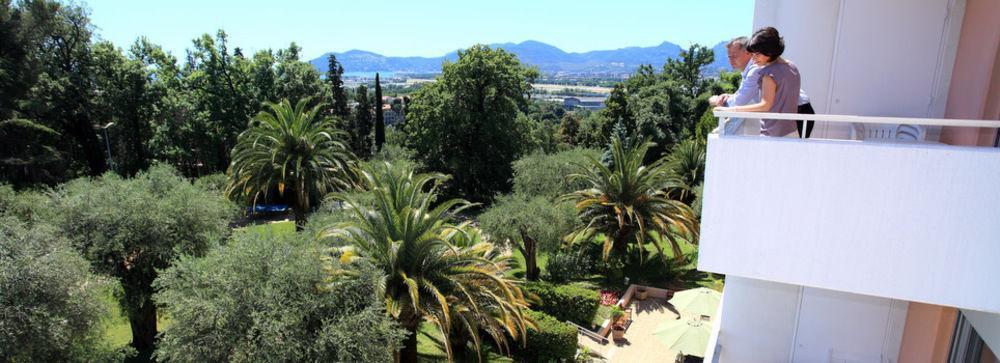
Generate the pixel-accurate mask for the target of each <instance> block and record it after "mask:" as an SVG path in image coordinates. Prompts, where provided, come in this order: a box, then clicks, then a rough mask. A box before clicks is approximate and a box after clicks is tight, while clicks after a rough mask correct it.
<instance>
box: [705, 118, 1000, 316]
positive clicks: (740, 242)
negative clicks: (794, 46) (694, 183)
mask: <svg viewBox="0 0 1000 363" xmlns="http://www.w3.org/2000/svg"><path fill="white" fill-rule="evenodd" d="M715 115H716V116H717V117H720V126H724V123H725V122H727V121H726V119H727V118H728V117H741V118H748V119H749V118H761V117H764V118H770V119H786V120H803V119H804V120H814V121H820V122H837V123H850V124H860V125H861V126H862V127H868V126H869V125H886V124H888V125H892V124H905V125H917V126H921V127H937V126H960V127H995V128H1000V121H983V120H947V119H922V118H897V117H864V116H845V115H799V114H763V113H726V112H717V113H716V114H715ZM754 121H755V120H754ZM721 130H725V127H720V128H719V129H717V130H716V132H715V133H713V134H711V135H709V139H708V150H707V159H706V169H705V189H704V197H703V211H702V236H701V242H700V246H699V262H698V268H699V269H700V270H703V271H709V272H716V273H723V274H731V275H737V276H743V277H748V278H755V279H761V280H768V281H776V282H782V283H789V284H796V285H803V286H810V287H817V288H825V289H831V290H838V291H846V292H852V293H858V294H865V295H873V296H881V297H889V298H894V299H900V300H907V301H920V302H926V303H932V304H939V305H947V306H956V307H961V308H965V309H972V310H978V311H986V312H993V313H1000V289H995V288H994V287H995V286H996V276H1000V149H997V148H985V147H966V146H951V145H944V144H939V143H920V142H903V143H885V142H860V141H845V140H829V139H822V138H816V136H817V135H815V134H814V135H813V137H814V138H812V139H806V140H802V139H795V138H787V137H761V136H736V135H720V134H719V132H720V131H721Z"/></svg>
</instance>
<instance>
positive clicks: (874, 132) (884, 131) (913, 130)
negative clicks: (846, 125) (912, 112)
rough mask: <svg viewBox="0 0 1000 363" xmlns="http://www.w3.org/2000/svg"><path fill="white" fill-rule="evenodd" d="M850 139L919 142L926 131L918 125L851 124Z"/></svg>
mask: <svg viewBox="0 0 1000 363" xmlns="http://www.w3.org/2000/svg"><path fill="white" fill-rule="evenodd" d="M851 139H852V140H862V141H874V142H900V141H903V142H906V141H911V142H913V141H915V142H921V141H924V140H925V139H927V129H926V128H924V127H923V126H920V125H887V124H857V123H856V124H853V127H851Z"/></svg>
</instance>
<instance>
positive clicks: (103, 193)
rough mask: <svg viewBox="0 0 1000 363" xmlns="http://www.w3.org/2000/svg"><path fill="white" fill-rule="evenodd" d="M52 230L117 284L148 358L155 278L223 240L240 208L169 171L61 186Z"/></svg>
mask: <svg viewBox="0 0 1000 363" xmlns="http://www.w3.org/2000/svg"><path fill="white" fill-rule="evenodd" d="M53 204H54V206H55V208H52V209H53V210H54V211H55V212H54V213H53V214H55V215H54V216H53V218H52V219H53V221H54V222H53V223H52V225H53V226H57V227H58V228H59V229H60V231H61V232H62V233H63V235H65V236H67V238H69V239H70V241H71V243H72V244H73V247H75V248H77V249H78V250H79V251H81V253H82V254H83V256H84V258H87V259H88V260H90V262H91V266H92V267H93V268H94V269H95V270H96V271H98V272H100V273H103V274H106V275H109V276H112V277H114V278H116V279H117V280H119V281H120V282H121V285H122V289H123V290H124V294H122V295H121V296H119V298H120V303H121V306H122V307H123V310H124V311H125V314H126V315H127V316H128V317H129V320H130V324H131V326H132V328H133V331H134V332H138V334H133V335H134V339H133V340H132V346H133V347H135V348H136V349H137V350H139V353H140V354H149V353H150V352H151V348H152V347H153V342H154V339H155V336H156V328H157V327H156V324H157V320H156V309H157V306H156V305H155V304H153V301H152V295H153V293H154V290H153V288H152V283H153V280H155V279H156V277H157V275H158V274H159V270H160V269H163V268H167V267H169V266H170V265H171V264H172V263H173V262H174V260H175V259H176V258H177V257H178V256H179V255H200V254H203V253H205V251H207V250H209V249H210V248H212V247H213V246H215V245H217V244H218V243H219V242H222V241H223V240H224V238H225V235H226V234H228V233H229V228H228V227H227V225H228V223H229V220H230V218H231V217H232V216H233V215H234V213H233V212H234V211H235V209H234V208H233V206H232V204H230V203H229V202H228V201H227V200H225V198H223V196H222V195H221V194H219V193H217V192H213V191H209V190H205V189H202V188H200V187H197V186H194V185H192V184H191V182H189V181H188V180H187V179H185V178H183V177H181V176H180V175H178V174H177V172H176V171H174V169H173V168H171V167H170V166H167V165H163V164H160V165H156V166H153V167H151V168H150V169H149V170H148V171H145V172H141V173H139V174H137V175H136V176H135V177H134V178H131V179H122V178H121V177H119V176H118V175H115V174H112V173H107V174H105V175H104V176H102V177H100V178H97V179H89V178H81V179H76V180H73V181H70V182H69V183H66V184H64V185H63V186H62V187H61V188H60V189H59V190H57V191H56V195H55V200H54V202H53Z"/></svg>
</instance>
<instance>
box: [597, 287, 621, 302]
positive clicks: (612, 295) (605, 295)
mask: <svg viewBox="0 0 1000 363" xmlns="http://www.w3.org/2000/svg"><path fill="white" fill-rule="evenodd" d="M621 297H622V296H621V293H619V292H618V291H615V290H601V305H614V304H617V303H618V300H620V299H621Z"/></svg>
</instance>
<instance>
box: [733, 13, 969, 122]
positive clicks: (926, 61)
mask: <svg viewBox="0 0 1000 363" xmlns="http://www.w3.org/2000/svg"><path fill="white" fill-rule="evenodd" d="M964 9H965V0H808V1H802V0H756V1H755V8H754V21H753V26H754V29H753V30H756V29H759V28H761V27H764V26H774V27H775V28H777V29H778V30H779V31H780V32H781V34H782V36H783V37H784V38H785V46H786V47H785V54H784V57H785V58H786V59H789V60H791V61H793V62H794V63H795V64H796V65H797V66H798V68H799V71H800V72H801V74H802V88H803V89H804V90H805V91H806V92H807V93H809V95H810V99H811V101H812V104H813V107H814V108H815V109H816V112H817V113H825V114H849V115H863V116H898V117H926V118H941V117H943V116H944V106H945V103H946V101H947V95H948V88H949V83H950V79H951V73H952V72H951V71H952V67H953V64H954V62H955V52H956V49H957V46H958V39H959V33H960V30H961V23H962V18H963V15H964ZM753 30H751V31H753ZM930 131H931V132H930V134H929V136H930V139H932V140H934V139H936V134H937V129H932V130H930ZM848 132H849V130H848V128H847V127H846V125H843V124H827V123H819V124H818V125H817V128H816V133H815V134H816V135H817V136H819V137H828V138H844V137H846V136H847V134H848Z"/></svg>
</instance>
